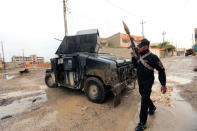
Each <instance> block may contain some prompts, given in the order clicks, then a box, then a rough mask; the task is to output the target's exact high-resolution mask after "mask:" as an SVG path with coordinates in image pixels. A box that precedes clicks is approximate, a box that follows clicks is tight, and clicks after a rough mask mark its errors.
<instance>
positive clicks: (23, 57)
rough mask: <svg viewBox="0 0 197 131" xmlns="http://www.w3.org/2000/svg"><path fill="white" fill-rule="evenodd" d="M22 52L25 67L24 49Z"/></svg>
mask: <svg viewBox="0 0 197 131" xmlns="http://www.w3.org/2000/svg"><path fill="white" fill-rule="evenodd" d="M22 51H23V66H25V59H24V49H22Z"/></svg>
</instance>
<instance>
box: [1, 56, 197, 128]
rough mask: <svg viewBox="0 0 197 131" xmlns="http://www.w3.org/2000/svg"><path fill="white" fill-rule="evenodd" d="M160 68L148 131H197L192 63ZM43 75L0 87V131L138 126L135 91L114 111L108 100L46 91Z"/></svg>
mask: <svg viewBox="0 0 197 131" xmlns="http://www.w3.org/2000/svg"><path fill="white" fill-rule="evenodd" d="M163 63H164V66H165V67H166V72H167V87H168V92H167V93H166V94H165V95H163V94H161V93H160V90H159V89H160V88H158V87H160V85H159V81H158V79H157V78H155V83H154V86H153V93H152V96H151V97H152V99H153V101H154V102H155V104H156V106H157V111H156V114H155V115H154V116H150V117H149V118H148V123H147V126H148V128H147V131H196V130H197V124H196V122H197V113H196V111H197V99H196V98H197V97H196V96H197V95H196V94H197V89H196V88H197V86H196V85H197V81H196V77H197V72H194V71H193V68H194V67H195V66H197V58H196V57H171V58H165V59H163ZM195 64H196V65H195ZM44 75H45V72H44V70H42V71H33V72H31V73H29V74H25V75H22V76H20V75H18V76H16V77H13V78H11V79H9V80H1V81H0V130H2V131H21V130H25V131H26V130H28V131H37V130H57V131H59V130H62V131H87V130H88V131H89V130H91V131H92V130H93V131H101V130H106V131H133V130H134V128H135V126H136V124H137V123H138V119H139V118H138V114H139V106H140V97H139V93H138V87H137V88H136V89H134V90H131V91H124V92H123V94H122V103H121V104H120V105H119V106H118V107H117V108H113V96H112V95H108V97H107V100H106V102H105V103H103V104H95V103H92V102H90V101H88V99H87V98H86V96H85V95H84V93H83V92H82V91H78V90H70V89H67V88H63V87H59V88H54V89H51V88H47V87H46V86H45V83H44ZM155 76H156V77H157V74H155Z"/></svg>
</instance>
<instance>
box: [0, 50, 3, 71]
mask: <svg viewBox="0 0 197 131" xmlns="http://www.w3.org/2000/svg"><path fill="white" fill-rule="evenodd" d="M2 68H3V64H2V58H1V54H0V69H2Z"/></svg>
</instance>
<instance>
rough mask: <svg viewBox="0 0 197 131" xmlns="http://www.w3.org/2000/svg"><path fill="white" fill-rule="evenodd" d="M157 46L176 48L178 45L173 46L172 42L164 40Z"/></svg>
mask: <svg viewBox="0 0 197 131" xmlns="http://www.w3.org/2000/svg"><path fill="white" fill-rule="evenodd" d="M157 48H170V49H173V50H175V49H176V47H175V46H173V45H172V44H171V43H170V42H168V41H167V42H164V43H159V45H158V46H157Z"/></svg>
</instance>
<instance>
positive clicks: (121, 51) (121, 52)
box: [99, 47, 132, 59]
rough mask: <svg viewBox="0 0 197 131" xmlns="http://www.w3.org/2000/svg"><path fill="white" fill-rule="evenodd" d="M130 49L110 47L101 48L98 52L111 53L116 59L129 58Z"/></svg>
mask: <svg viewBox="0 0 197 131" xmlns="http://www.w3.org/2000/svg"><path fill="white" fill-rule="evenodd" d="M131 51H132V49H127V48H110V47H102V48H101V49H100V50H99V53H111V54H113V55H116V56H117V57H118V58H129V59H130V58H131Z"/></svg>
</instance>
